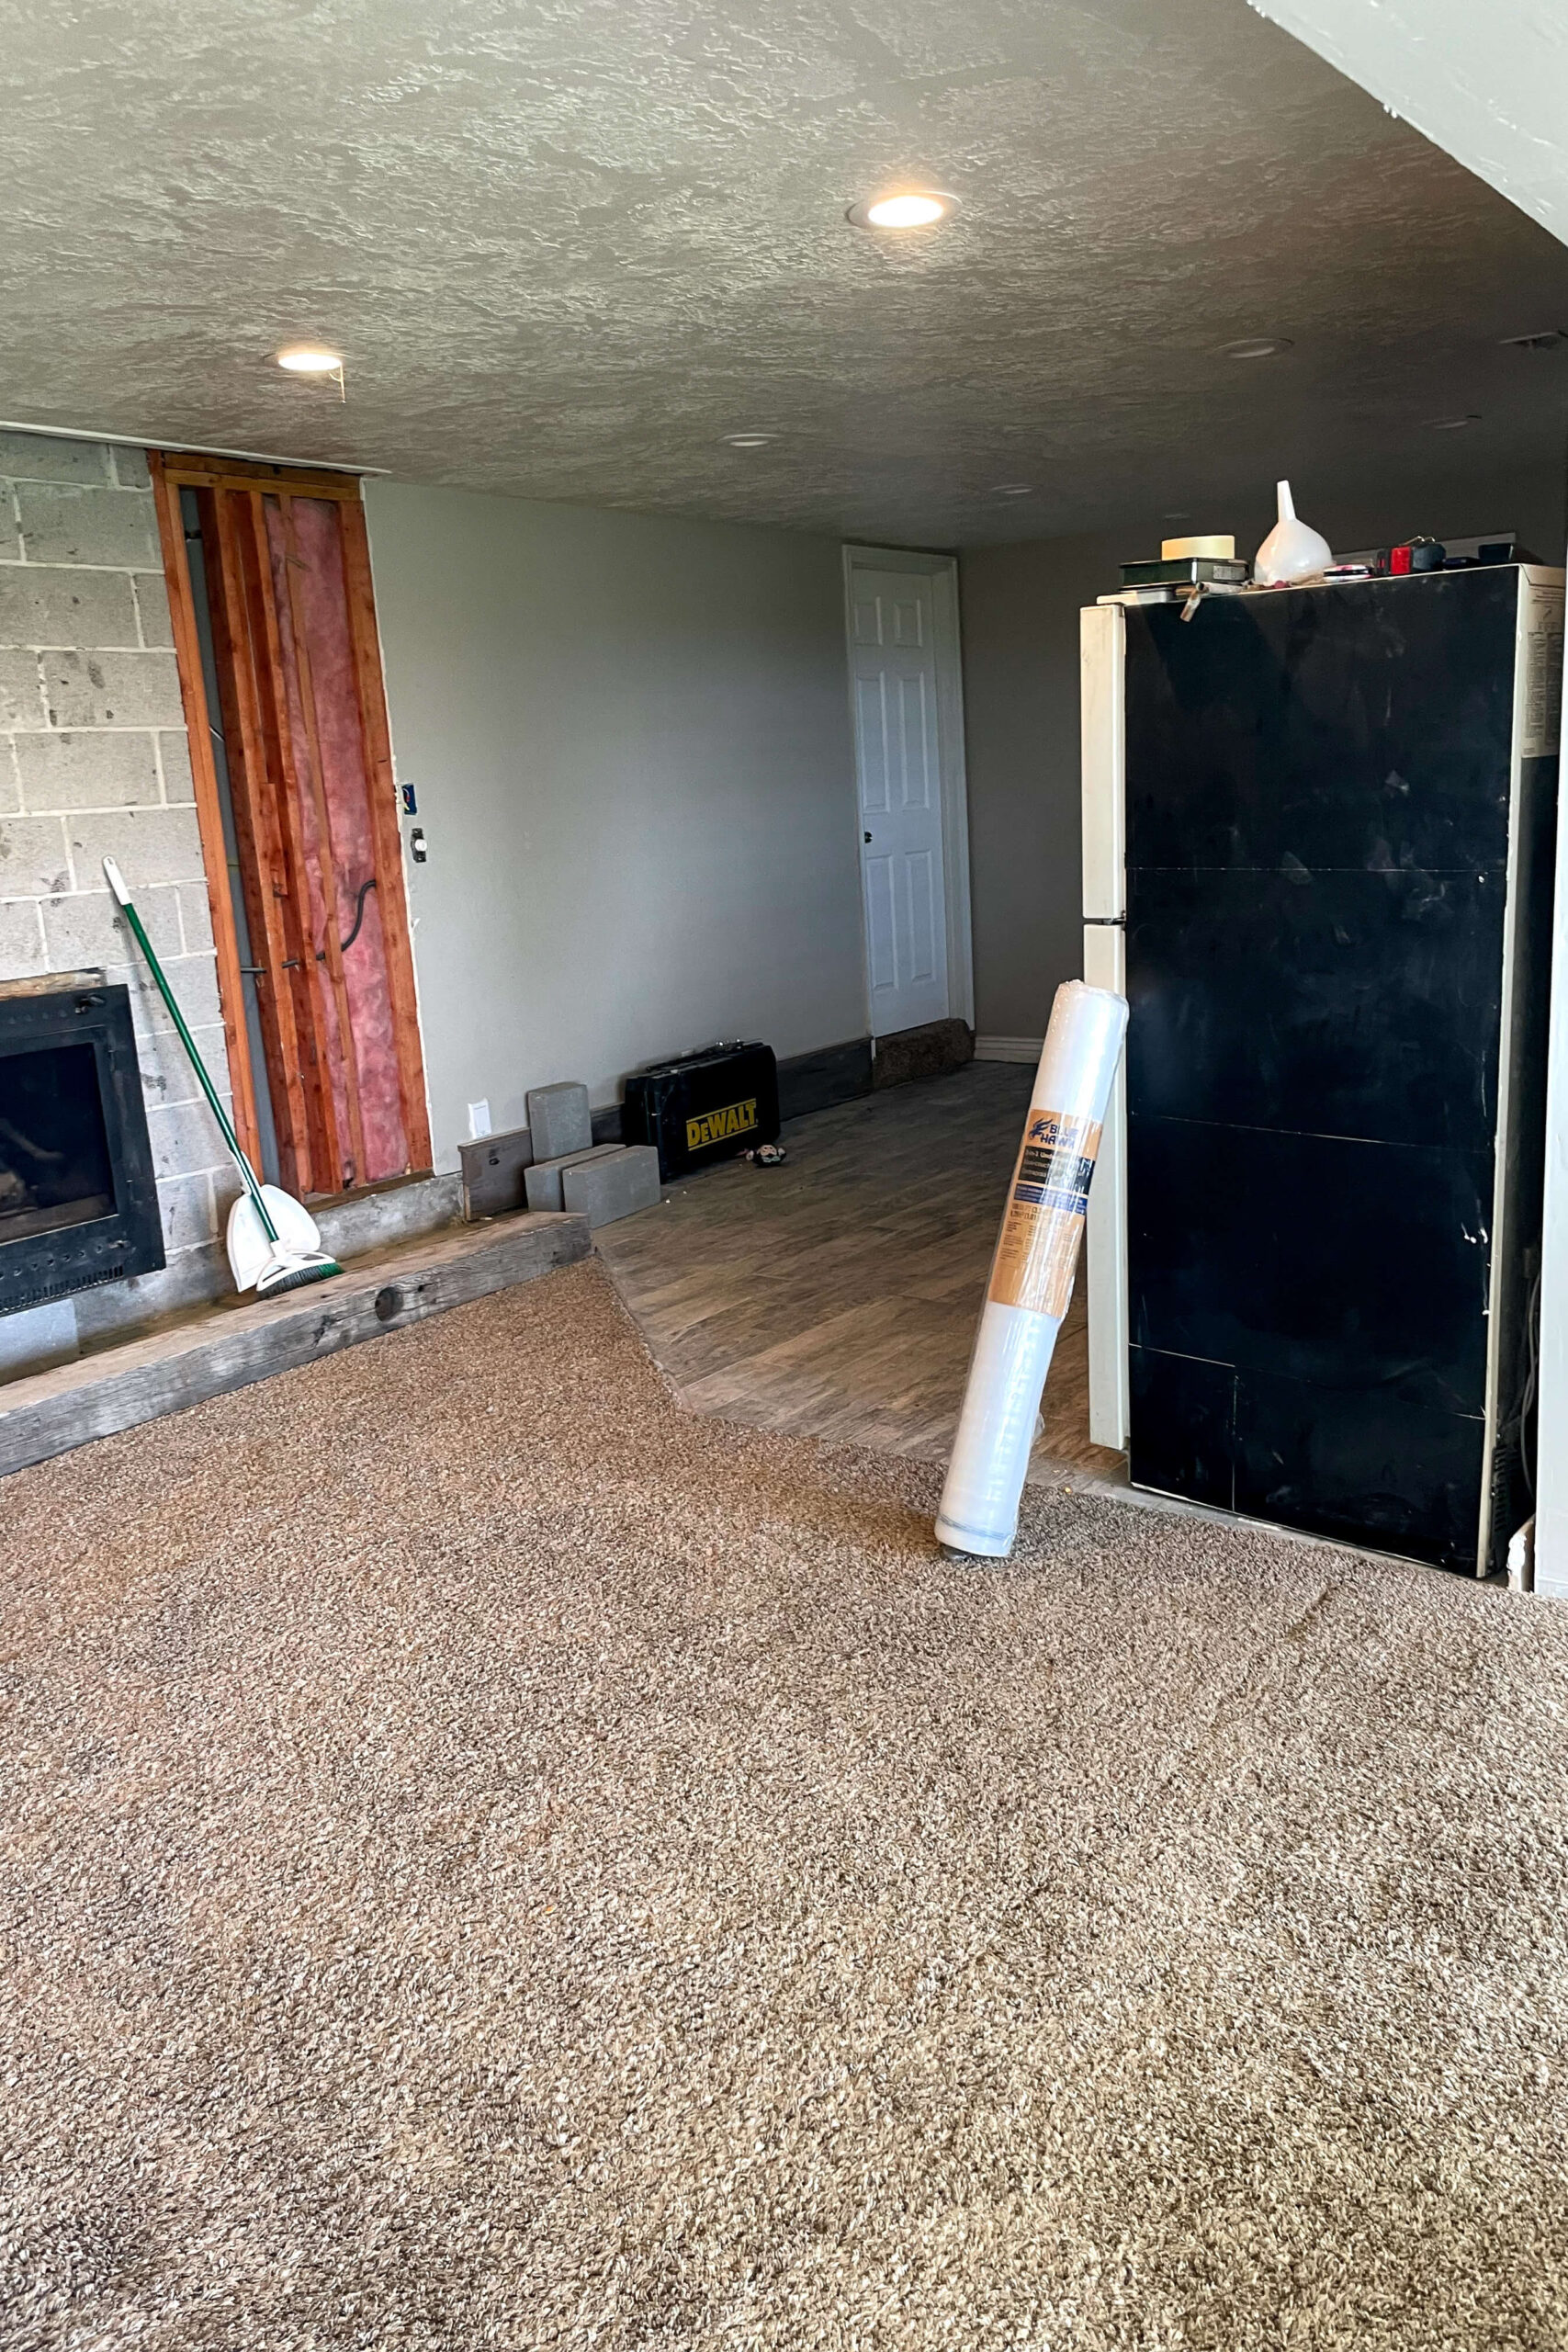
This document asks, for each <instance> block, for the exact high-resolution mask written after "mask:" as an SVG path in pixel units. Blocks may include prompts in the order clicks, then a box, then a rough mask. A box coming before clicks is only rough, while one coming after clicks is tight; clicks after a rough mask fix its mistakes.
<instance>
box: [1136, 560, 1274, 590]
mask: <svg viewBox="0 0 1568 2352" xmlns="http://www.w3.org/2000/svg"><path fill="white" fill-rule="evenodd" d="M1246 578H1247V566H1246V564H1245V563H1240V562H1238V561H1237V560H1235V557H1234V556H1232V557H1225V558H1222V557H1219V556H1212V555H1179V556H1161V557H1160V558H1159V559H1158V560H1157V561H1154V560H1150V561H1149V562H1146V563H1124V564H1123V565H1122V587H1123V588H1193V587H1196V586H1198V585H1199V583H1200V582H1202V583H1203V584H1205V585H1206V584H1207V583H1208V582H1216V583H1219V584H1221V585H1223V584H1224V582H1226V581H1235V583H1236V584H1237V586H1238V587H1239V585H1240V583H1241V582H1243V581H1244V580H1245V579H1246Z"/></svg>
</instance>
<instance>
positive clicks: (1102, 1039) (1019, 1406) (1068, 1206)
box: [936, 980, 1127, 1559]
mask: <svg viewBox="0 0 1568 2352" xmlns="http://www.w3.org/2000/svg"><path fill="white" fill-rule="evenodd" d="M1126 1030H1127V1001H1126V999H1125V997H1121V996H1116V995H1114V994H1113V993H1112V992H1111V990H1110V989H1091V988H1086V987H1085V986H1084V983H1083V982H1082V981H1081V980H1068V981H1066V982H1065V983H1064V985H1063V986H1062V987H1061V988H1059V989H1057V990H1056V1001H1055V1004H1054V1005H1053V1006H1052V1008H1051V1025H1050V1028H1049V1029H1048V1030H1047V1032H1046V1035H1045V1049H1044V1051H1043V1054H1042V1055H1041V1057H1040V1068H1039V1070H1038V1072H1037V1073H1036V1076H1035V1080H1034V1091H1033V1093H1032V1097H1031V1099H1030V1104H1029V1117H1028V1119H1027V1121H1026V1122H1025V1125H1024V1131H1023V1141H1022V1144H1021V1146H1020V1148H1019V1155H1018V1161H1017V1165H1016V1166H1015V1168H1014V1170H1013V1173H1012V1182H1011V1183H1010V1186H1009V1188H1008V1199H1007V1207H1006V1210H1005V1211H1004V1213H1003V1216H1002V1229H1001V1232H1000V1234H999V1236H998V1240H997V1250H996V1255H995V1257H994V1258H993V1259H992V1261H991V1279H990V1282H989V1283H988V1284H987V1291H986V1304H985V1306H983V1308H982V1309H981V1312H980V1328H979V1330H978V1332H977V1333H976V1339H975V1352H974V1354H973V1355H972V1356H971V1358H970V1360H969V1379H968V1384H967V1385H966V1386H965V1388H964V1410H963V1412H962V1413H961V1415H960V1416H959V1421H958V1435H957V1437H956V1438H955V1440H954V1441H953V1459H952V1462H951V1463H950V1464H949V1466H948V1473H947V1482H946V1484H945V1486H944V1487H942V1505H941V1508H940V1510H938V1513H937V1521H936V1532H937V1540H938V1542H939V1543H942V1544H946V1546H947V1547H948V1549H949V1550H950V1551H953V1552H967V1553H974V1554H977V1555H979V1556H980V1557H982V1558H985V1559H1003V1558H1005V1557H1006V1555H1008V1553H1009V1552H1010V1551H1011V1549H1012V1546H1013V1539H1014V1537H1015V1536H1016V1535H1017V1533H1018V1506H1019V1499H1020V1498H1021V1495H1022V1493H1023V1481H1024V1476H1025V1474H1026V1472H1027V1471H1028V1468H1029V1453H1030V1448H1031V1446H1032V1444H1033V1442H1034V1424H1035V1418H1036V1416H1037V1414H1038V1413H1039V1410H1040V1398H1041V1394H1042V1392H1043V1388H1044V1386H1045V1374H1047V1372H1048V1371H1049V1370H1050V1368H1051V1357H1052V1354H1053V1352H1054V1351H1055V1345H1056V1334H1057V1332H1058V1331H1059V1330H1060V1329H1061V1328H1062V1319H1063V1317H1064V1316H1065V1315H1066V1311H1067V1304H1068V1301H1069V1300H1070V1299H1071V1297H1072V1295H1073V1278H1074V1275H1075V1274H1076V1273H1077V1262H1078V1253H1079V1251H1080V1250H1081V1249H1082V1247H1083V1233H1084V1213H1085V1211H1086V1209H1087V1208H1088V1205H1089V1180H1090V1178H1091V1177H1092V1176H1093V1174H1094V1163H1095V1160H1096V1159H1097V1157H1098V1155H1099V1151H1100V1129H1101V1127H1102V1126H1103V1125H1104V1124H1105V1111H1106V1105H1107V1103H1109V1101H1110V1099H1111V1081H1112V1080H1113V1079H1114V1078H1115V1075H1116V1064H1117V1062H1118V1060H1119V1059H1120V1057H1121V1053H1122V1038H1123V1037H1124V1036H1125V1035H1126Z"/></svg>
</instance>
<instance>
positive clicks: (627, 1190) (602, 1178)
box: [561, 1143, 660, 1228]
mask: <svg viewBox="0 0 1568 2352" xmlns="http://www.w3.org/2000/svg"><path fill="white" fill-rule="evenodd" d="M659 1196H660V1195H659V1154H658V1152H657V1151H656V1150H655V1149H654V1148H653V1146H652V1145H651V1144H650V1143H628V1144H611V1145H609V1146H608V1147H607V1148H604V1147H602V1148H600V1150H598V1151H596V1152H595V1153H594V1154H593V1155H592V1159H579V1160H577V1161H575V1162H574V1163H573V1165H572V1166H571V1167H570V1168H569V1169H568V1170H566V1172H565V1174H564V1175H563V1176H562V1178H561V1199H562V1202H563V1204H564V1205H565V1207H566V1209H567V1212H568V1214H569V1215H570V1216H585V1217H586V1218H587V1219H588V1223H589V1226H590V1227H591V1228H592V1227H594V1226H596V1225H614V1224H615V1220H616V1218H617V1217H623V1216H634V1215H635V1214H636V1212H637V1210H638V1209H650V1208H652V1207H653V1206H654V1205H655V1204H656V1203H657V1201H658V1199H659Z"/></svg>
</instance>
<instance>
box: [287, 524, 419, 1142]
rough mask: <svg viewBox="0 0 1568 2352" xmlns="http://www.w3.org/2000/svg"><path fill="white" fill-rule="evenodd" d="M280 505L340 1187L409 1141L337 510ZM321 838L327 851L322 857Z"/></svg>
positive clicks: (291, 681) (291, 703) (295, 719)
mask: <svg viewBox="0 0 1568 2352" xmlns="http://www.w3.org/2000/svg"><path fill="white" fill-rule="evenodd" d="M292 503H293V510H294V515H293V519H294V536H295V550H296V555H297V559H298V567H299V568H298V570H297V571H296V574H295V579H296V584H297V587H298V590H299V609H300V613H301V616H302V618H303V623H304V630H305V642H306V650H307V651H308V654H309V657H310V685H311V694H312V700H313V702H314V706H315V718H316V741H317V743H318V744H319V746H320V750H321V798H322V799H323V801H324V802H325V807H326V819H327V827H328V831H329V834H330V842H329V843H327V844H325V845H323V843H322V842H321V828H320V824H319V820H318V818H317V812H316V795H315V793H314V791H313V789H312V788H311V766H310V735H309V732H308V729H307V728H306V725H305V713H304V705H303V699H302V695H301V691H300V680H299V659H298V650H297V647H296V643H295V634H294V627H293V616H292V605H291V600H290V598H289V594H288V563H289V554H288V543H287V535H286V529H285V524H284V517H283V512H282V508H281V506H280V504H279V502H278V501H277V500H276V499H273V498H269V499H268V500H267V501H266V515H267V538H268V543H269V547H270V549H271V554H272V575H273V593H274V598H275V601H276V606H277V618H278V634H279V639H280V642H281V650H282V657H283V668H284V674H285V678H286V680H287V684H288V707H289V720H290V730H289V731H290V734H291V736H292V738H293V748H294V757H295V765H296V771H297V775H298V777H299V825H300V838H301V840H302V841H303V842H304V844H305V850H306V860H307V865H308V866H309V869H310V925H311V930H312V932H313V933H314V934H315V938H316V944H317V946H318V948H321V947H324V946H325V944H326V924H327V922H328V921H329V920H332V921H335V922H336V925H337V935H338V939H339V941H340V943H341V942H344V941H346V942H348V943H349V944H347V945H346V946H344V950H343V973H344V994H345V995H346V997H347V1000H348V1026H349V1032H350V1035H349V1039H348V1050H349V1051H350V1052H352V1054H353V1057H354V1072H355V1078H356V1079H357V1081H358V1089H359V1115H360V1124H361V1127H362V1130H363V1133H364V1137H365V1165H364V1166H363V1168H360V1167H358V1166H356V1165H355V1150H354V1143H353V1130H352V1125H351V1123H350V1117H349V1107H348V1085H347V1072H346V1070H345V1069H344V1040H343V1038H342V1036H341V1034H340V1031H341V1025H342V1024H341V1023H340V1021H339V1018H338V1005H337V1000H336V996H335V994H334V991H333V985H332V981H331V978H330V977H329V971H328V967H327V965H326V964H325V963H322V962H318V964H317V966H316V974H317V980H318V985H319V987H320V989H321V1001H322V1003H323V1006H324V1008H325V1019H324V1023H323V1026H324V1028H325V1031H326V1035H327V1041H328V1063H329V1075H330V1079H331V1091H332V1100H333V1115H334V1118H335V1120H336V1124H337V1130H338V1136H339V1145H340V1149H341V1151H342V1154H343V1160H344V1183H345V1184H348V1185H354V1184H367V1183H374V1182H377V1180H378V1179H379V1178H382V1177H387V1176H400V1175H402V1174H403V1173H404V1171H405V1170H407V1168H408V1165H409V1148H408V1137H407V1135H406V1132H405V1130H404V1126H403V1113H402V1088H401V1083H400V1074H399V1069H398V1050H397V1036H396V1031H395V1027H394V1019H393V1012H392V998H391V989H390V985H389V976H388V970H387V952H386V942H385V937H384V934H383V932H382V926H381V910H380V907H379V904H378V898H379V887H378V884H377V882H376V849H375V832H374V829H373V827H372V824H371V818H370V802H369V791H368V785H367V760H366V755H365V733H364V726H363V722H362V719H361V717H360V708H359V695H358V689H357V685H356V682H355V663H354V643H353V638H352V636H351V633H350V629H349V620H348V602H347V597H346V594H345V592H344V572H343V546H342V537H341V531H340V523H339V516H338V510H337V506H336V504H335V503H334V502H333V501H332V500H329V499H317V498H296V499H295V500H294V501H293V502H292ZM323 846H325V847H326V848H327V850H328V851H329V852H330V854H327V855H323V854H322V852H323ZM367 884H368V885H369V886H370V887H369V888H367V887H366V886H367ZM329 900H330V907H331V911H330V916H329Z"/></svg>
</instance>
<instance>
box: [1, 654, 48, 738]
mask: <svg viewBox="0 0 1568 2352" xmlns="http://www.w3.org/2000/svg"><path fill="white" fill-rule="evenodd" d="M48 725H49V713H48V712H47V710H46V709H45V708H44V701H43V679H42V675H41V673H40V672H39V657H38V655H37V654H36V653H24V652H22V651H21V650H19V649H17V648H15V647H13V648H11V649H9V650H6V651H5V652H0V727H7V728H9V727H28V728H31V727H47V726H48Z"/></svg>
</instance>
